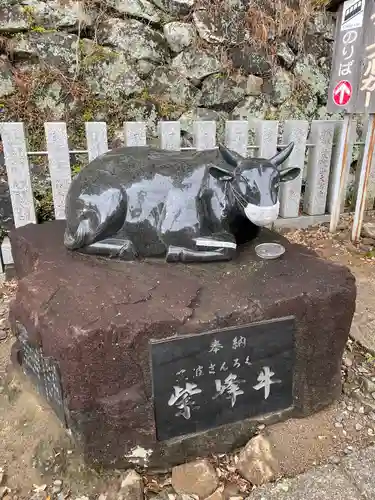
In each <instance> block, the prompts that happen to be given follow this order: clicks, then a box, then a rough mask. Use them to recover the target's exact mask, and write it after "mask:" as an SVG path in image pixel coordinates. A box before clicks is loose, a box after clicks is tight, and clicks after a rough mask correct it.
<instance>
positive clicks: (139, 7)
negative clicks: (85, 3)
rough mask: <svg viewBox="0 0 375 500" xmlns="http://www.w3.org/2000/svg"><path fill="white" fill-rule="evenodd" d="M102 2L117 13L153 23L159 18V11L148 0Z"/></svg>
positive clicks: (111, 0)
mask: <svg viewBox="0 0 375 500" xmlns="http://www.w3.org/2000/svg"><path fill="white" fill-rule="evenodd" d="M102 3H103V4H106V5H108V7H111V8H112V9H113V10H115V11H116V12H118V13H119V14H125V15H127V16H133V17H138V18H139V19H145V20H146V21H151V22H153V23H159V22H160V20H161V15H160V14H161V13H160V11H159V10H158V9H157V8H156V7H155V5H154V4H152V3H151V2H149V1H148V0H104V1H103V2H102Z"/></svg>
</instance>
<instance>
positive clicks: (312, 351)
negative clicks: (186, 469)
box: [10, 221, 356, 467]
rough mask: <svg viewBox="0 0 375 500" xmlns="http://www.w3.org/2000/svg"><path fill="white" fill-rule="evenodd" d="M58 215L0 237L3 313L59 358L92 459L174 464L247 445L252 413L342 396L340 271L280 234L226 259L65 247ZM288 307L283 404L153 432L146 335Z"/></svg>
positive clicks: (347, 290) (344, 328)
mask: <svg viewBox="0 0 375 500" xmlns="http://www.w3.org/2000/svg"><path fill="white" fill-rule="evenodd" d="M63 231H64V221H54V222H50V223H45V224H43V225H28V226H23V227H21V228H18V229H16V230H14V231H13V232H12V233H11V234H10V239H11V243H12V252H13V258H14V263H15V268H16V272H17V275H18V276H19V278H20V281H19V286H18V291H17V296H16V299H15V300H14V301H13V303H12V304H11V308H10V320H11V325H12V329H13V331H14V332H15V333H16V334H17V324H18V323H19V324H20V325H22V326H24V327H25V329H26V331H27V334H28V341H29V342H30V343H31V344H33V345H38V346H41V348H42V351H43V353H44V355H45V356H47V357H51V358H53V359H54V360H55V361H56V362H57V363H58V366H59V371H60V374H61V384H62V389H63V393H64V401H65V406H66V413H67V421H68V424H69V426H70V428H71V430H72V432H73V434H74V435H75V436H76V438H77V439H78V440H79V441H80V442H81V444H82V448H83V451H84V453H85V455H86V457H87V459H88V460H90V461H91V462H92V463H93V464H98V465H111V466H112V465H116V466H119V465H126V464H129V465H134V464H138V463H139V464H140V465H150V466H153V467H159V466H161V464H162V465H163V466H168V465H174V464H178V463H181V462H184V461H186V460H187V459H189V458H192V457H195V456H197V455H200V456H203V455H208V454H210V453H213V452H215V453H222V452H227V451H230V450H231V449H233V448H237V447H239V446H241V445H243V444H245V443H246V441H247V440H248V439H249V438H250V437H252V435H253V434H254V433H255V430H256V426H257V424H258V423H259V422H260V421H266V422H267V423H270V422H272V421H278V420H282V419H285V418H287V417H288V416H290V415H291V414H292V415H293V416H294V417H303V416H306V415H310V414H312V413H314V412H316V411H319V410H320V409H322V408H324V407H326V406H327V405H329V404H330V403H332V401H334V400H335V399H336V398H338V397H339V395H340V393H341V371H340V369H341V357H342V353H343V350H344V347H345V344H346V341H347V338H348V335H349V330H350V325H351V321H352V317H353V312H354V308H355V298H356V286H355V279H354V276H353V275H352V274H351V273H350V271H349V269H347V268H346V267H343V266H339V265H337V264H334V263H331V262H327V261H324V260H323V259H320V258H318V257H317V256H316V254H315V253H314V252H312V251H311V250H309V249H307V248H305V247H302V246H299V245H294V244H291V243H289V242H288V241H287V240H286V239H284V238H283V237H282V236H280V235H278V234H276V233H272V232H270V231H268V230H264V231H262V234H261V236H260V237H259V238H258V239H257V240H256V243H260V242H263V241H279V242H281V243H282V244H283V245H284V246H285V247H286V253H285V255H284V256H283V258H281V259H279V260H276V261H261V260H260V259H259V258H257V257H256V255H255V251H254V246H255V243H252V244H249V245H247V246H245V247H243V248H242V250H241V252H240V254H239V256H238V258H237V259H236V261H233V262H227V263H220V264H219V263H217V264H216V263H215V264H213V263H211V264H194V265H179V264H177V265H171V264H165V263H164V262H163V261H160V260H151V259H150V260H146V261H142V262H127V263H126V262H116V261H111V262H109V261H107V260H105V259H101V258H97V257H93V256H87V255H86V256H85V255H80V254H78V253H74V254H73V253H71V252H69V251H67V250H66V249H65V248H64V246H63V245H62V238H63ZM287 316H294V317H295V320H296V340H295V373H294V380H293V404H294V407H293V409H292V411H290V410H286V411H284V412H281V413H276V414H271V415H266V416H264V417H263V418H261V419H259V418H258V419H256V420H255V419H254V420H245V421H241V422H237V423H235V424H230V425H226V426H223V427H218V428H216V429H211V430H209V431H205V432H202V433H199V434H193V435H189V436H183V437H182V438H181V439H180V438H179V439H174V440H169V441H167V442H163V443H161V442H159V441H157V439H156V429H155V421H154V409H153V401H152V383H151V376H150V363H149V341H150V340H151V339H152V340H158V339H164V338H167V337H170V336H173V335H181V334H196V333H202V332H205V331H210V330H214V329H221V328H229V327H233V326H240V325H246V324H248V323H252V322H255V321H262V320H271V319H275V318H282V317H287Z"/></svg>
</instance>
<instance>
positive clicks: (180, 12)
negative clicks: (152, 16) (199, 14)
mask: <svg viewBox="0 0 375 500" xmlns="http://www.w3.org/2000/svg"><path fill="white" fill-rule="evenodd" d="M152 1H153V3H154V4H155V5H157V6H158V7H159V8H160V9H162V10H164V12H167V13H168V14H171V15H175V16H184V15H186V14H189V12H190V11H191V9H192V8H193V7H194V1H195V0H152Z"/></svg>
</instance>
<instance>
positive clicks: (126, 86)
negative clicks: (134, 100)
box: [80, 40, 145, 99]
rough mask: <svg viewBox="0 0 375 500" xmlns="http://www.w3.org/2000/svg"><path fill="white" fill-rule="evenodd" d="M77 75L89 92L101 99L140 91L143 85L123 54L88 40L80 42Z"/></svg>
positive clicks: (115, 97) (114, 97) (116, 97)
mask: <svg viewBox="0 0 375 500" xmlns="http://www.w3.org/2000/svg"><path fill="white" fill-rule="evenodd" d="M81 50H82V53H83V59H82V66H83V67H82V71H81V73H80V74H81V78H82V79H83V81H84V82H85V83H86V84H87V86H88V87H89V88H90V90H91V92H92V93H93V94H95V95H97V96H98V97H100V98H102V99H105V98H106V97H110V98H112V99H118V98H121V97H128V96H130V95H134V94H140V93H141V92H142V91H143V90H144V87H145V84H144V82H143V81H142V80H141V79H140V77H139V76H138V74H137V73H136V71H135V69H134V67H133V66H132V65H131V64H130V62H129V61H128V59H127V57H126V56H125V54H123V53H121V52H115V51H113V50H111V49H109V48H108V47H100V46H98V45H96V44H94V43H93V42H92V41H91V40H83V41H82V42H81Z"/></svg>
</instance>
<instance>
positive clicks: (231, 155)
mask: <svg viewBox="0 0 375 500" xmlns="http://www.w3.org/2000/svg"><path fill="white" fill-rule="evenodd" d="M219 151H220V154H221V156H222V157H223V159H224V160H225V161H226V163H228V164H229V165H232V167H238V165H239V164H240V163H241V161H243V160H244V158H242V156H241V155H239V154H238V153H236V152H235V151H232V150H230V149H228V148H226V147H225V146H223V144H219Z"/></svg>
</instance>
